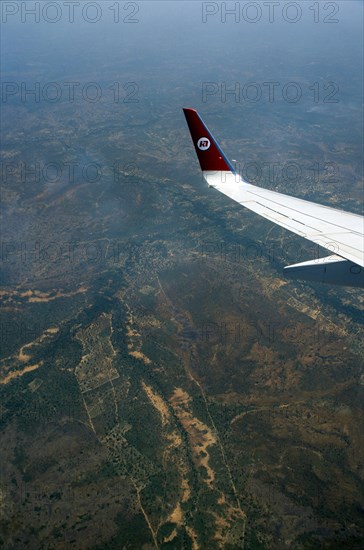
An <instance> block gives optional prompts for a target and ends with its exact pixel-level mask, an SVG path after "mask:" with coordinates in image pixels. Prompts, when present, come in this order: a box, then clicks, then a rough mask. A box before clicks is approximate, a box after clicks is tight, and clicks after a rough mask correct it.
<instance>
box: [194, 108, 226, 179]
mask: <svg viewBox="0 0 364 550" xmlns="http://www.w3.org/2000/svg"><path fill="white" fill-rule="evenodd" d="M183 112H184V114H185V117H186V121H187V124H188V128H189V130H190V133H191V138H192V141H193V145H194V146H195V150H196V154H197V157H198V160H199V163H200V166H201V170H202V171H203V172H205V171H206V172H207V171H208V172H210V171H211V172H215V171H216V172H232V173H233V174H235V170H234V168H233V166H232V164H231V163H230V161H229V160H228V159H227V157H226V156H225V154H224V153H223V151H222V149H221V147H220V145H219V144H218V143H217V141H216V139H215V138H214V136H213V135H212V134H211V132H210V131H209V129H208V128H207V126H206V124H205V123H204V122H203V120H202V118H201V117H200V115H199V114H198V112H197V111H196V110H195V109H187V108H185V109H183Z"/></svg>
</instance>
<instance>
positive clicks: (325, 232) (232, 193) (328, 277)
mask: <svg viewBox="0 0 364 550" xmlns="http://www.w3.org/2000/svg"><path fill="white" fill-rule="evenodd" d="M183 111H184V114H185V117H186V121H187V124H188V127H189V130H190V133H191V138H192V141H193V144H194V146H195V150H196V154H197V157H198V160H199V162H200V167H201V170H202V174H203V176H204V178H205V180H206V181H207V183H208V184H209V186H210V187H214V188H215V189H217V190H218V191H220V192H221V193H223V194H224V195H227V196H228V197H230V198H231V199H233V200H234V201H236V202H238V203H239V204H241V205H242V206H245V207H246V208H248V209H249V210H252V211H253V212H256V213H257V214H259V215H261V216H263V217H264V218H266V219H268V220H270V221H272V222H273V223H276V224H277V225H280V226H281V227H284V228H285V229H288V230H289V231H292V232H293V233H296V234H297V235H299V236H301V237H304V238H305V239H308V240H310V241H312V242H314V243H315V244H317V245H320V246H321V247H323V248H326V249H327V250H329V251H330V256H328V257H326V258H319V259H316V260H312V261H308V262H303V263H300V264H295V265H292V266H287V267H286V268H284V273H285V275H286V276H288V277H292V278H298V279H305V280H311V281H321V282H326V283H332V284H343V285H347V286H359V287H364V269H363V268H364V218H363V217H362V216H359V215H357V214H352V213H350V212H345V211H343V210H338V209H336V208H331V207H328V206H323V205H320V204H317V203H313V202H310V201H306V200H303V199H299V198H296V197H292V196H290V195H285V194H283V193H277V192H276V191H270V190H268V189H264V188H261V187H257V186H255V185H252V184H250V183H247V182H245V181H244V180H243V179H242V178H241V177H240V176H239V174H237V173H236V172H235V170H234V168H233V167H232V165H231V163H230V162H229V160H228V159H227V157H226V155H225V154H224V153H223V151H222V149H221V147H220V146H219V144H218V143H217V141H216V140H215V138H214V137H213V135H212V134H211V132H210V131H209V130H208V128H207V126H206V125H205V123H204V122H203V120H202V119H201V117H200V116H199V114H198V113H197V111H196V110H194V109H183Z"/></svg>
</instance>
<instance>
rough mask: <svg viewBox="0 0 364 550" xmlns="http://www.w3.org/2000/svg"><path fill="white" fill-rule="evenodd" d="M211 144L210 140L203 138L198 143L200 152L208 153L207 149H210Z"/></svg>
mask: <svg viewBox="0 0 364 550" xmlns="http://www.w3.org/2000/svg"><path fill="white" fill-rule="evenodd" d="M210 145H211V143H210V140H209V139H207V138H206V137H202V138H200V139H199V140H198V142H197V147H198V148H199V149H200V151H207V149H208V148H209V147H210Z"/></svg>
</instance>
